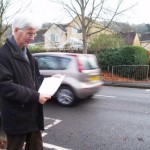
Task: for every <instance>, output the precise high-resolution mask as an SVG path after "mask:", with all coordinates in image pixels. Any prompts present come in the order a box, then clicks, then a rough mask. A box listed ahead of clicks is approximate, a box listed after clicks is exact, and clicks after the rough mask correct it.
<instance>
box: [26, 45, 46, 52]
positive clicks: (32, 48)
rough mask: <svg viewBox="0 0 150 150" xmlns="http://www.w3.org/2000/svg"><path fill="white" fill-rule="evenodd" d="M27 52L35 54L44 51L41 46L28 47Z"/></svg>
mask: <svg viewBox="0 0 150 150" xmlns="http://www.w3.org/2000/svg"><path fill="white" fill-rule="evenodd" d="M29 51H30V52H31V53H37V52H41V51H44V50H43V46H40V45H36V46H29Z"/></svg>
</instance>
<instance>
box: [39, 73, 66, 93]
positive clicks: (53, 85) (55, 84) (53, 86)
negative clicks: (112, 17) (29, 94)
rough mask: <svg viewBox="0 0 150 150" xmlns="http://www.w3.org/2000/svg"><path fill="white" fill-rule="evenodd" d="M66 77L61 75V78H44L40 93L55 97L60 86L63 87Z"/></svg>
mask: <svg viewBox="0 0 150 150" xmlns="http://www.w3.org/2000/svg"><path fill="white" fill-rule="evenodd" d="M64 77H65V75H61V76H59V77H57V76H55V75H54V76H52V77H46V78H44V80H43V82H42V84H41V86H40V88H39V90H38V92H39V93H42V94H48V95H50V96H53V95H54V94H55V92H56V91H57V90H58V88H59V86H60V85H61V83H62V81H63V79H64Z"/></svg>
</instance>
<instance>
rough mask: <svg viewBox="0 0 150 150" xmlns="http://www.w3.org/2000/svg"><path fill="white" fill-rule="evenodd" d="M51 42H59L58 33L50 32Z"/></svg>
mask: <svg viewBox="0 0 150 150" xmlns="http://www.w3.org/2000/svg"><path fill="white" fill-rule="evenodd" d="M51 42H53V43H54V42H59V35H58V34H52V35H51Z"/></svg>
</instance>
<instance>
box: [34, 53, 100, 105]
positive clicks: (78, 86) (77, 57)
mask: <svg viewBox="0 0 150 150" xmlns="http://www.w3.org/2000/svg"><path fill="white" fill-rule="evenodd" d="M33 56H34V57H35V58H36V60H37V62H38V65H39V69H40V74H41V75H42V76H44V77H49V76H52V75H54V74H63V75H65V78H64V80H63V82H62V84H61V86H60V87H59V89H58V91H57V92H56V94H55V95H54V98H55V100H56V101H57V102H58V103H59V104H61V105H63V106H72V105H74V104H75V103H76V102H77V100H79V99H86V98H90V97H92V96H93V95H94V94H95V93H97V92H98V91H99V90H100V88H101V87H102V84H103V83H102V81H101V79H100V72H101V70H100V68H99V66H98V62H97V59H96V57H95V55H93V54H77V53H61V52H60V53H59V52H44V53H34V54H33ZM52 86H53V85H52Z"/></svg>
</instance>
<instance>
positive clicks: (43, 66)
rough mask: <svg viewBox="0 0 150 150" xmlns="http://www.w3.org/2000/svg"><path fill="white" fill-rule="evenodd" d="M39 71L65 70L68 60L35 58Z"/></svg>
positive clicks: (47, 57)
mask: <svg viewBox="0 0 150 150" xmlns="http://www.w3.org/2000/svg"><path fill="white" fill-rule="evenodd" d="M35 58H36V60H37V61H38V65H39V69H40V70H65V69H66V68H67V67H68V65H69V62H70V61H71V60H70V59H69V58H63V57H57V56H36V57H35Z"/></svg>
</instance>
